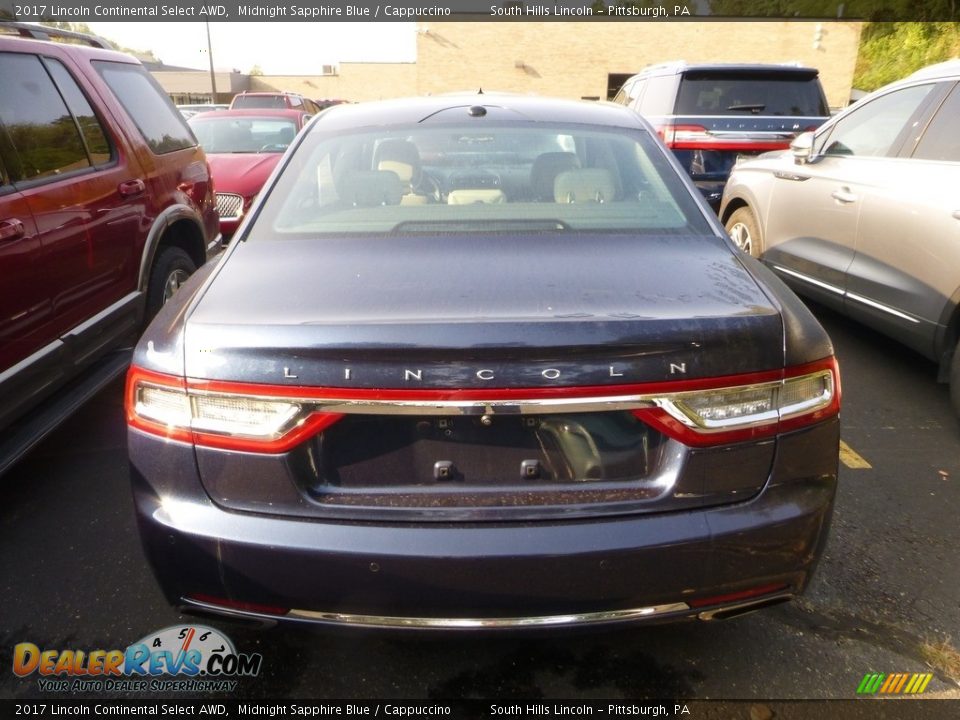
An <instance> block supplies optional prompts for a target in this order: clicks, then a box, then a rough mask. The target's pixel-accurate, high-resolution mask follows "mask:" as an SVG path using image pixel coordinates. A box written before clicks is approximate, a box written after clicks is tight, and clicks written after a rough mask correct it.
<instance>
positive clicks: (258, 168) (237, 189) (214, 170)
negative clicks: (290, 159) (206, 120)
mask: <svg viewBox="0 0 960 720" xmlns="http://www.w3.org/2000/svg"><path fill="white" fill-rule="evenodd" d="M282 157H283V153H276V152H269V153H267V152H264V153H213V154H207V161H208V162H209V163H210V172H211V174H212V175H213V183H214V187H215V188H216V191H217V192H218V193H235V194H237V195H243V196H245V197H249V196H251V195H256V194H257V193H258V192H260V188H262V187H263V184H264V183H265V182H266V181H267V178H268V177H269V176H270V173H272V172H273V169H274V168H275V167H276V166H277V163H278V162H280V158H282Z"/></svg>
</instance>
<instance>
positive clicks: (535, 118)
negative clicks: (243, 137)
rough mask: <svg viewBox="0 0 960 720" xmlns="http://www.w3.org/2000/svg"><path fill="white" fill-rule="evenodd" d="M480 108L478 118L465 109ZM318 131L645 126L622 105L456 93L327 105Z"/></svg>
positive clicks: (639, 118)
mask: <svg viewBox="0 0 960 720" xmlns="http://www.w3.org/2000/svg"><path fill="white" fill-rule="evenodd" d="M473 107H482V108H483V109H484V113H483V115H476V116H473V115H471V114H470V112H469V110H470V108H473ZM317 117H318V118H320V121H319V122H318V123H317V124H316V125H315V127H318V128H320V129H321V131H323V132H327V131H330V130H339V129H345V130H346V129H353V128H357V127H370V126H385V127H389V126H400V125H413V124H417V123H424V122H444V121H446V122H452V121H463V122H469V121H470V119H471V118H474V119H476V120H477V121H482V120H483V119H484V118H489V119H496V120H505V119H508V118H509V119H512V120H514V121H519V122H558V123H575V124H587V125H603V126H608V127H628V128H646V127H648V126H647V124H646V122H645V121H644V120H643V119H642V118H641V117H640V116H639V115H637V113H635V112H634V111H632V110H630V109H628V108H627V107H625V106H623V105H618V104H614V103H608V102H596V101H586V100H564V99H560V98H548V97H541V96H536V95H511V94H507V93H486V92H484V93H483V94H480V93H456V94H451V95H433V96H424V97H412V98H399V99H394V100H380V101H376V102H363V103H356V104H349V103H344V104H339V105H332V106H330V107H329V108H327V109H326V110H324V111H323V113H322V114H321V115H318V116H317Z"/></svg>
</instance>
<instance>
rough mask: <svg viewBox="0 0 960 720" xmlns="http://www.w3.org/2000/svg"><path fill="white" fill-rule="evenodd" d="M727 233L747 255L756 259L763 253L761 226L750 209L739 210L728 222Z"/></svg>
mask: <svg viewBox="0 0 960 720" xmlns="http://www.w3.org/2000/svg"><path fill="white" fill-rule="evenodd" d="M726 227H727V232H728V233H729V234H730V239H731V240H733V242H734V243H736V245H737V247H738V248H740V249H741V250H743V251H744V252H745V253H746V254H747V255H752V256H753V257H755V258H758V257H760V255H761V253H762V252H763V239H762V238H761V237H760V226H759V224H758V223H757V218H756V217H755V216H754V214H753V210H751V209H750V208H749V207H746V206H745V207H742V208H737V210H735V211H734V213H733V215H731V216H730V219H729V220H727V226H726Z"/></svg>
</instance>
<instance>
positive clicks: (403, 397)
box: [126, 357, 840, 453]
mask: <svg viewBox="0 0 960 720" xmlns="http://www.w3.org/2000/svg"><path fill="white" fill-rule="evenodd" d="M823 371H829V372H830V374H831V376H832V378H833V395H832V397H831V400H830V403H829V404H828V405H826V406H824V407H822V408H818V409H816V410H814V411H811V412H808V413H801V414H799V415H798V416H796V417H790V418H787V419H782V420H781V419H780V418H779V417H776V418H774V419H772V420H771V421H767V420H763V421H762V422H759V423H757V422H754V423H753V424H748V421H745V422H744V426H743V427H736V428H732V429H729V430H727V429H720V430H710V429H706V428H699V427H693V426H690V425H686V424H684V422H681V421H680V420H679V419H677V417H675V416H674V415H671V413H669V412H667V411H666V410H665V409H664V408H663V401H664V400H666V399H668V398H669V397H670V396H678V395H682V394H684V393H695V392H697V391H711V390H718V391H720V390H724V389H734V388H735V389H741V388H749V387H751V386H760V385H769V384H771V383H778V382H783V381H785V380H789V379H791V378H796V377H803V376H805V375H810V374H815V373H817V372H823ZM139 385H155V386H158V387H163V388H170V389H176V390H179V391H183V392H184V393H185V394H186V393H189V395H192V396H200V395H203V394H213V395H227V396H233V397H247V398H255V399H262V400H284V401H288V402H297V403H300V404H302V405H306V406H307V409H306V410H305V414H304V416H303V418H301V419H300V421H299V422H298V423H297V424H296V425H295V426H294V427H293V428H292V429H290V430H289V431H288V432H286V433H285V434H284V435H282V436H281V437H279V438H269V439H263V438H250V437H240V436H231V435H222V434H217V433H210V432H202V431H198V430H192V429H185V428H178V427H168V426H166V425H163V424H162V423H158V422H156V421H153V420H150V419H146V418H143V417H141V416H139V415H137V414H136V412H135V408H136V391H137V387H138V386H139ZM578 400H579V401H582V402H577V401H578ZM502 405H508V406H510V407H511V410H512V411H514V412H515V411H516V410H515V409H514V408H516V409H519V410H520V411H522V412H527V413H550V412H554V413H555V412H565V411H566V412H574V411H578V412H588V411H599V410H612V409H628V410H631V411H632V412H633V413H634V414H635V415H636V416H637V417H638V418H639V419H641V420H642V421H644V422H646V423H648V424H650V425H651V426H653V427H655V428H656V429H658V430H659V431H661V432H663V433H664V434H666V435H668V436H670V437H672V438H675V439H677V440H679V441H680V442H683V443H684V444H687V445H692V446H707V445H720V444H729V443H734V442H743V441H747V440H754V439H758V438H762V437H770V436H773V435H776V434H777V433H779V432H784V431H787V430H793V429H797V428H799V427H803V426H806V425H810V424H813V423H816V422H820V421H821V420H824V419H827V418H829V417H832V416H833V415H836V414H837V413H838V412H839V409H840V377H839V372H838V370H837V364H836V360H835V359H834V358H833V357H830V358H825V359H823V360H819V361H816V362H813V363H808V364H805V365H800V366H794V367H791V368H788V369H786V370H770V371H763V372H757V373H744V374H739V375H726V376H719V377H712V378H695V379H691V380H677V381H668V382H657V383H645V384H631V385H592V386H580V387H539V388H489V389H463V388H458V389H437V388H427V389H394V388H387V389H383V388H376V389H371V388H342V387H341V388H328V387H308V386H300V385H297V386H294V385H289V386H287V385H267V384H260V383H242V382H231V381H220V380H198V379H187V380H185V381H184V380H183V379H180V378H176V377H173V376H169V375H165V374H162V373H155V372H151V371H148V370H144V369H142V368H138V367H136V366H132V367H131V368H130V372H129V373H128V376H127V390H126V408H127V422H128V423H129V425H130V426H131V427H134V428H138V429H140V430H143V431H145V432H149V433H152V434H155V435H160V436H162V437H165V438H169V439H171V440H179V441H183V442H194V443H197V444H200V445H205V446H210V447H217V448H223V449H228V450H249V451H254V452H268V453H280V452H286V451H287V450H289V449H291V448H293V447H294V446H296V445H297V444H299V443H300V442H302V441H303V440H305V439H307V438H309V437H311V436H313V435H316V434H317V433H319V432H322V431H323V430H324V429H325V428H327V427H329V426H331V425H333V424H334V423H335V422H337V421H338V420H339V419H340V418H342V417H343V415H344V414H345V413H367V414H397V413H407V414H410V413H412V412H415V413H418V414H426V415H430V414H458V413H459V414H466V413H469V412H471V411H472V412H474V413H476V412H477V411H484V410H485V411H487V412H493V413H496V411H497V408H498V406H502ZM311 406H312V407H311Z"/></svg>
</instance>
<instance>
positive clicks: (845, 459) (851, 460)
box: [840, 440, 873, 470]
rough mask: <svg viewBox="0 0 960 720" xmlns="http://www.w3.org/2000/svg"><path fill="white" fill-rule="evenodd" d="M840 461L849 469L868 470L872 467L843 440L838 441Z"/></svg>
mask: <svg viewBox="0 0 960 720" xmlns="http://www.w3.org/2000/svg"><path fill="white" fill-rule="evenodd" d="M840 462H842V463H843V464H844V465H846V466H847V467H848V468H850V469H851V470H869V469H870V468H872V467H873V465H871V464H870V463H868V462H867V461H866V460H865V459H864V458H863V457H861V456H860V455H859V454H858V453H857V452H856V450H854V449H853V448H852V447H850V446H849V445H847V444H846V443H845V442H844V441H843V440H841V441H840Z"/></svg>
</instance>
